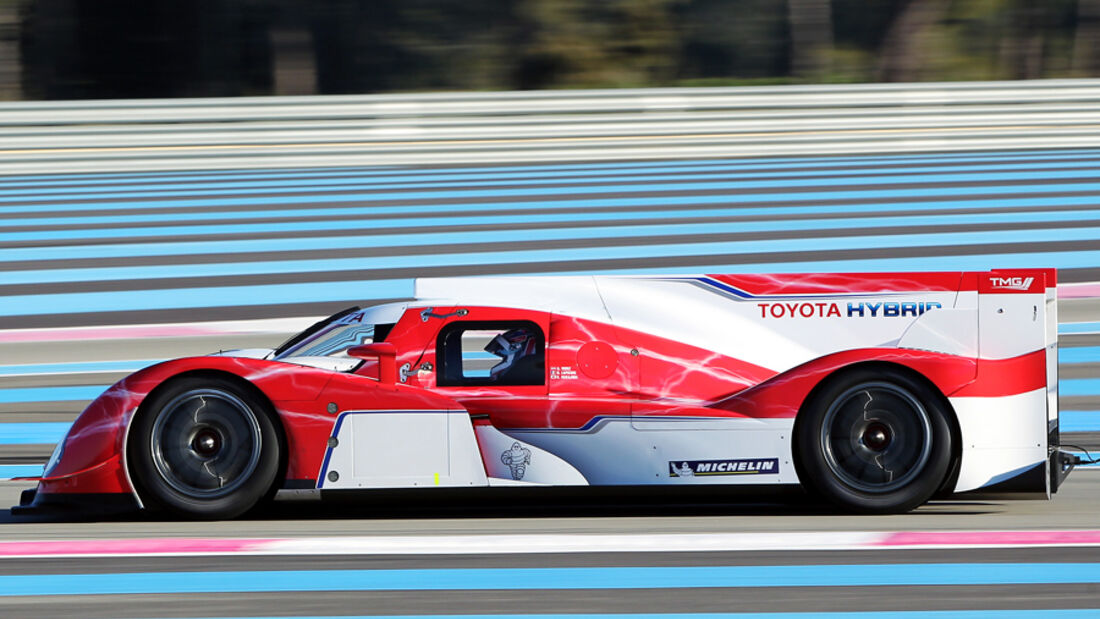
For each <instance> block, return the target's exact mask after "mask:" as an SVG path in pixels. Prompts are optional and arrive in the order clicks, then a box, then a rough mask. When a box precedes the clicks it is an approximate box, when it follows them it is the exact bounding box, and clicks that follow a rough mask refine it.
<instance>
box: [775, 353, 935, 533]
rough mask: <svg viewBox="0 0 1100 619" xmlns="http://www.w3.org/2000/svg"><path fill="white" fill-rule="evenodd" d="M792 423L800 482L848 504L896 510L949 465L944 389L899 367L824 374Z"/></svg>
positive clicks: (913, 503)
mask: <svg viewBox="0 0 1100 619" xmlns="http://www.w3.org/2000/svg"><path fill="white" fill-rule="evenodd" d="M801 414H802V415H803V417H802V418H801V419H799V421H798V424H797V429H796V437H797V448H798V450H799V454H800V456H801V460H800V462H801V464H800V467H799V468H800V471H799V474H800V476H801V477H802V479H803V481H804V482H805V483H806V484H807V485H808V486H809V487H810V489H811V490H815V491H817V492H818V493H820V494H821V495H822V496H824V497H825V498H826V499H828V500H830V501H832V502H833V503H836V504H838V505H840V506H842V507H845V508H847V509H851V510H853V511H859V512H866V513H898V512H905V511H909V510H911V509H913V508H915V507H917V506H918V505H921V504H922V503H924V502H925V501H927V500H928V499H929V498H931V497H932V495H933V494H934V493H935V492H936V491H937V490H938V489H939V488H940V486H941V485H942V484H943V481H944V479H945V477H946V476H947V474H948V471H949V469H950V466H951V458H952V456H951V454H952V445H951V427H950V424H949V422H948V419H949V417H948V415H949V413H948V410H947V405H946V403H945V402H944V399H943V397H942V396H940V395H939V393H937V392H936V391H935V390H934V389H933V388H931V387H930V386H928V385H926V384H925V383H924V382H923V381H921V380H919V379H917V378H916V377H914V376H912V375H910V374H909V373H907V372H904V371H902V370H899V369H894V368H876V369H869V368H863V369H858V370H853V371H849V372H845V373H843V374H841V375H839V376H837V377H835V378H833V379H830V380H829V382H828V383H826V384H825V385H824V386H823V387H822V388H821V389H819V390H818V392H817V393H816V394H815V395H814V396H813V399H812V400H811V401H810V402H809V403H808V406H807V407H806V409H805V410H804V411H802V413H801Z"/></svg>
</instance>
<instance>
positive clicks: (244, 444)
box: [127, 377, 280, 520]
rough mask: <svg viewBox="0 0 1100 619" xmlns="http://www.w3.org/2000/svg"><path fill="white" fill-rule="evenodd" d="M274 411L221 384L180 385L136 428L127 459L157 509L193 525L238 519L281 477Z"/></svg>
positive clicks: (212, 380)
mask: <svg viewBox="0 0 1100 619" xmlns="http://www.w3.org/2000/svg"><path fill="white" fill-rule="evenodd" d="M270 408H271V407H270V405H269V404H268V403H267V402H266V401H264V400H263V398H261V397H259V396H257V395H256V394H254V393H253V392H252V391H251V390H249V389H247V388H246V387H245V386H243V385H240V384H238V383H236V382H234V381H232V380H229V379H225V378H218V377H185V378H179V379H176V380H173V381H172V382H170V383H168V384H166V385H165V386H164V387H163V388H162V389H160V390H158V391H157V392H156V393H154V394H153V395H152V397H150V398H149V399H148V400H147V401H146V402H145V403H144V404H143V405H142V407H141V409H140V410H139V411H138V414H137V417H136V418H135V419H134V422H133V425H132V426H131V428H130V438H129V445H128V446H127V460H128V464H129V470H130V475H131V478H132V479H133V480H134V482H135V483H136V484H137V486H138V489H139V495H140V496H141V498H142V500H143V501H144V502H145V503H146V504H148V505H149V506H150V507H154V508H163V509H165V510H167V511H170V512H172V513H175V514H177V515H182V516H186V517H191V518H201V519H210V520H217V519H225V518H233V517H236V516H239V515H241V514H243V513H244V512H246V511H248V510H249V509H251V508H252V507H253V506H255V505H256V504H257V503H258V502H260V501H261V500H262V499H263V498H265V497H266V496H268V494H269V490H271V489H272V488H273V487H274V483H275V480H276V478H277V476H278V472H279V457H280V454H279V435H278V434H277V429H276V426H275V423H274V421H273V420H272V417H273V415H272V412H271V410H270Z"/></svg>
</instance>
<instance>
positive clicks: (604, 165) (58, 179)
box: [0, 148, 1100, 188]
mask: <svg viewBox="0 0 1100 619" xmlns="http://www.w3.org/2000/svg"><path fill="white" fill-rule="evenodd" d="M1097 154H1100V151H1097V150H1095V149H1087V148H1086V149H1052V150H1007V151H981V152H977V153H975V152H961V153H929V154H911V155H904V154H899V155H891V156H890V157H889V158H888V159H887V160H888V161H892V162H897V163H901V164H910V165H920V164H932V163H941V162H949V163H959V162H988V161H1006V160H1007V161H1017V160H1021V159H1025V160H1037V161H1061V160H1071V161H1072V160H1078V159H1081V158H1087V157H1090V156H1096V155H1097ZM883 161H884V158H883V157H882V156H874V155H863V156H860V155H825V156H820V155H819V156H814V155H803V156H787V157H759V158H757V157H753V158H742V159H684V160H675V161H660V162H654V161H618V162H600V163H592V162H590V163H558V164H545V163H536V164H527V165H511V166H509V165H504V166H501V165H491V166H480V167H474V166H469V167H468V166H461V167H457V168H454V169H456V170H461V171H462V172H464V173H470V172H508V173H511V172H521V173H538V172H541V171H547V170H554V171H573V170H600V171H608V170H630V169H639V168H641V169H647V168H652V167H653V166H654V165H660V166H662V167H669V168H677V167H681V166H705V165H720V166H737V167H738V169H771V168H774V167H776V166H781V167H786V168H796V169H797V168H814V167H822V166H827V167H832V166H835V165H852V166H859V165H880V164H881V163H882V162H883ZM441 169H445V168H436V167H427V168H424V167H416V166H384V165H371V166H358V167H323V168H316V167H311V168H278V169H277V170H274V171H273V170H270V169H266V170H265V169H262V168H261V169H252V168H244V169H237V170H204V171H194V170H181V171H175V172H173V171H154V172H73V173H67V174H35V175H18V176H4V177H2V178H3V181H2V182H0V188H2V187H10V186H18V185H24V184H28V183H34V184H40V183H42V182H46V183H66V184H71V183H74V182H75V183H83V182H88V181H96V182H107V183H117V182H120V181H140V180H145V181H150V180H156V179H172V180H180V179H183V180H216V179H218V178H240V177H247V178H280V177H283V176H287V175H291V176H294V175H298V176H325V175H332V174H353V175H360V174H375V175H384V174H391V175H392V174H397V173H407V174H410V175H415V174H417V173H423V172H424V171H425V170H428V171H438V170H441Z"/></svg>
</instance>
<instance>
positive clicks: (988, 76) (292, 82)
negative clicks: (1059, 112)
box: [0, 0, 1100, 100]
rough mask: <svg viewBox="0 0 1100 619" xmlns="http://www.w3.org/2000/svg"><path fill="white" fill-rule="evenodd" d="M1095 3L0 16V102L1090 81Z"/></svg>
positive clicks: (380, 7) (141, 9)
mask: <svg viewBox="0 0 1100 619" xmlns="http://www.w3.org/2000/svg"><path fill="white" fill-rule="evenodd" d="M1098 43H1100V0H786V1H784V0H606V1H602V2H585V1H580V0H484V1H479V2H471V1H468V0H372V1H365V0H364V1H355V0H332V1H326V2H301V1H296V0H200V1H195V2H170V1H152V2H136V1H132V0H131V1H126V0H102V1H98V2H89V1H82V0H0V99H11V100H19V99H87V98H134V97H229V96H240V95H300V94H355V93H384V92H399V91H400V92H410V91H414V92H418V91H441V90H442V91H455V90H462V91H467V90H516V89H549V88H605V87H647V86H662V87H663V86H700V85H708V86H718V85H743V84H773V83H821V82H913V81H930V80H1002V79H1036V78H1065V77H1086V76H1095V75H1097V74H1098V71H1100V53H1098V52H1100V48H1098Z"/></svg>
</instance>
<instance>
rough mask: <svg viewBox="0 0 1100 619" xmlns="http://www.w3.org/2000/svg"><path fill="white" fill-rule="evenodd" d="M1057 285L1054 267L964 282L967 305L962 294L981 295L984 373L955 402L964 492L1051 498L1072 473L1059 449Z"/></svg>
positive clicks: (986, 274) (977, 300)
mask: <svg viewBox="0 0 1100 619" xmlns="http://www.w3.org/2000/svg"><path fill="white" fill-rule="evenodd" d="M970 278H973V279H971V281H970V282H966V281H965V280H966V279H970ZM1057 283H1058V282H1057V274H1056V272H1055V270H1054V269H1002V270H993V271H988V272H983V273H970V274H967V276H966V277H964V284H963V286H962V290H961V291H960V301H961V303H963V304H966V302H965V301H963V295H964V293H963V292H962V291H965V290H968V289H970V290H974V291H975V292H976V293H977V294H976V295H975V296H974V297H973V299H974V300H973V303H974V304H975V309H976V311H977V322H978V333H977V336H978V337H977V362H978V368H977V376H976V380H975V381H974V383H973V384H971V385H969V386H968V387H966V388H964V389H962V390H960V391H959V392H957V393H954V394H950V397H949V399H950V401H951V404H952V406H953V407H954V408H955V411H956V414H957V416H958V420H959V426H960V433H961V440H962V445H963V453H962V462H961V466H960V472H959V478H958V481H957V484H956V488H955V489H956V490H957V491H965V490H975V489H982V490H995V491H1001V492H1032V493H1041V494H1044V495H1046V496H1049V495H1050V493H1052V492H1055V491H1057V488H1058V484H1059V483H1060V482H1061V480H1062V479H1063V478H1064V476H1065V474H1066V473H1068V467H1067V465H1066V463H1065V462H1064V458H1063V457H1062V454H1061V453H1060V452H1059V451H1058V447H1059V435H1058V306H1057ZM968 284H972V286H971V285H968Z"/></svg>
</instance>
